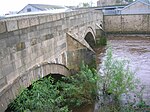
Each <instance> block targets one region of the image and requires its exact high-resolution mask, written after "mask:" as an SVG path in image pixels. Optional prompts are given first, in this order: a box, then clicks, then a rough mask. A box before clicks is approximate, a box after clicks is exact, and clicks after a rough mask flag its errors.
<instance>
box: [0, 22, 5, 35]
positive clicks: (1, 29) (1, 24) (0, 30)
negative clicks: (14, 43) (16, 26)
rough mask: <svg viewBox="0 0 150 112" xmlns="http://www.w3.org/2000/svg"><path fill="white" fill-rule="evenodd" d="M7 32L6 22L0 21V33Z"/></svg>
mask: <svg viewBox="0 0 150 112" xmlns="http://www.w3.org/2000/svg"><path fill="white" fill-rule="evenodd" d="M4 32H6V24H5V22H4V21H0V33H4Z"/></svg>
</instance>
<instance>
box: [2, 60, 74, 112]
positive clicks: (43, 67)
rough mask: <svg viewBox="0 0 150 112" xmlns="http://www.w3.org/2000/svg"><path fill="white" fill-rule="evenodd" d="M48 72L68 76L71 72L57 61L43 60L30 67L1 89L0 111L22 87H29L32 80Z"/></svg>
mask: <svg viewBox="0 0 150 112" xmlns="http://www.w3.org/2000/svg"><path fill="white" fill-rule="evenodd" d="M49 74H54V75H55V74H60V75H64V76H69V75H70V74H71V73H70V70H69V69H68V68H67V67H66V66H65V65H62V64H58V63H48V62H44V63H41V64H38V65H36V66H34V67H32V68H31V69H29V70H28V71H26V72H25V73H24V74H22V75H21V76H18V77H17V78H16V79H15V80H14V81H13V83H11V84H10V85H9V86H8V87H7V88H6V89H4V90H3V92H2V93H3V94H1V95H2V97H1V99H0V101H1V104H0V108H1V109H3V110H2V111H5V110H6V109H7V107H8V105H9V103H10V102H11V101H12V100H13V99H15V98H16V97H17V95H18V94H19V92H20V89H21V88H22V87H25V88H26V87H29V86H30V85H31V84H32V82H33V81H37V80H39V79H40V78H43V77H45V76H47V75H49Z"/></svg>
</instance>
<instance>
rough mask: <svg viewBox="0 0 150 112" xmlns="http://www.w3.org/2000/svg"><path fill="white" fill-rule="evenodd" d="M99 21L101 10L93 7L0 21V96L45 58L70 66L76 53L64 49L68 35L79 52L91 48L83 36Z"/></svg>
mask: <svg viewBox="0 0 150 112" xmlns="http://www.w3.org/2000/svg"><path fill="white" fill-rule="evenodd" d="M102 21H103V16H102V13H101V12H99V11H95V10H77V11H72V12H66V13H58V14H41V15H30V16H20V17H14V18H7V19H4V20H0V99H1V98H2V96H3V94H5V93H4V92H2V91H3V90H5V88H7V87H9V84H10V83H13V82H14V81H15V80H16V79H17V78H18V77H21V76H22V75H23V74H24V73H26V71H28V70H29V69H30V68H32V67H33V66H35V65H37V64H39V63H42V62H46V61H47V62H51V63H61V64H63V65H66V66H67V67H69V65H71V64H70V61H72V59H75V60H74V61H73V62H74V63H75V62H76V59H77V58H73V57H72V56H74V55H73V54H74V53H76V54H77V55H78V53H77V52H74V50H73V49H71V48H70V49H68V48H69V45H68V43H70V41H72V40H71V39H70V40H69V41H67V37H68V34H70V36H72V38H74V39H73V41H75V42H72V46H73V45H74V44H75V45H77V46H78V45H79V46H80V47H81V48H79V46H78V48H77V49H78V50H77V51H82V50H80V49H82V48H83V47H87V48H88V49H91V48H90V46H89V45H88V44H89V43H88V42H86V41H85V36H86V35H87V33H88V32H90V33H91V34H92V35H93V36H92V37H91V38H95V35H96V32H95V29H96V23H98V24H100V23H101V22H102ZM77 43H79V44H77ZM82 45H83V46H82ZM74 48H76V47H74ZM68 51H69V52H68ZM72 53H73V54H72ZM79 54H80V55H82V53H79ZM77 55H76V56H77ZM68 57H71V59H69V58H68ZM78 58H80V57H78ZM8 91H9V90H8ZM6 93H7V91H6ZM0 109H1V108H0Z"/></svg>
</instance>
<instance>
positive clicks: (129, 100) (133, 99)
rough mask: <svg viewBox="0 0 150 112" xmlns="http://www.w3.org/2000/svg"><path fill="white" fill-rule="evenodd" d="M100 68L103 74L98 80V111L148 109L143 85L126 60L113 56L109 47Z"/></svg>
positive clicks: (136, 111)
mask: <svg viewBox="0 0 150 112" xmlns="http://www.w3.org/2000/svg"><path fill="white" fill-rule="evenodd" d="M102 69H103V74H101V77H100V81H99V89H100V90H99V105H100V110H99V112H141V111H146V110H150V106H148V105H146V103H145V101H144V100H143V90H144V86H143V85H141V84H140V81H139V80H138V79H137V78H135V73H134V72H132V71H131V70H130V68H129V63H128V61H127V60H118V59H116V58H114V57H113V55H112V50H111V48H109V49H108V50H107V53H106V58H105V60H104V62H103V64H102ZM140 85H141V86H140Z"/></svg>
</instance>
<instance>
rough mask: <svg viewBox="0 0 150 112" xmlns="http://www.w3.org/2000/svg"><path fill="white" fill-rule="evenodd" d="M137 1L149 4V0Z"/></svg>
mask: <svg viewBox="0 0 150 112" xmlns="http://www.w3.org/2000/svg"><path fill="white" fill-rule="evenodd" d="M137 1H141V2H145V3H148V4H150V0H137Z"/></svg>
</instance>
